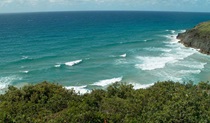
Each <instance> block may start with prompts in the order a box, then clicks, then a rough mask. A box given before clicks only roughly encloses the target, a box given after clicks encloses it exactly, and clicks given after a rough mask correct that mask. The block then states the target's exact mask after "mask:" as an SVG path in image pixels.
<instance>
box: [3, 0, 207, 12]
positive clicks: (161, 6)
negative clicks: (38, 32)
mask: <svg viewBox="0 0 210 123" xmlns="http://www.w3.org/2000/svg"><path fill="white" fill-rule="evenodd" d="M95 10H101V11H104V10H124V11H127V10H131V11H186V12H210V0H0V13H16V12H42V11H95Z"/></svg>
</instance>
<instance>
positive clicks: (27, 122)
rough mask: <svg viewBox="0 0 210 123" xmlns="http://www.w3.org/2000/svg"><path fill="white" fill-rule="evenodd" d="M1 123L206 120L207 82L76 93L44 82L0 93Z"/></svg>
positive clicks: (209, 93)
mask: <svg viewBox="0 0 210 123" xmlns="http://www.w3.org/2000/svg"><path fill="white" fill-rule="evenodd" d="M0 122H2V123H148V122H150V123H154V122H155V123H164V122H167V123H172V122H173V123H192V122H194V123H209V122H210V83H209V82H200V83H199V84H196V85H195V84H193V83H192V82H188V83H179V82H172V81H165V82H157V83H155V84H154V85H153V86H151V87H149V88H146V89H137V90H135V89H133V86H132V85H129V84H125V83H114V84H113V85H110V86H108V87H107V89H96V90H92V92H90V93H86V94H79V93H76V92H75V91H74V90H67V89H66V88H64V87H63V86H61V85H58V84H52V83H48V82H42V83H39V84H36V85H26V86H24V87H22V88H16V87H14V86H10V87H9V89H8V91H7V92H6V93H5V94H3V95H1V96H0Z"/></svg>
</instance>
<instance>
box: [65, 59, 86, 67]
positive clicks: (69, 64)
mask: <svg viewBox="0 0 210 123" xmlns="http://www.w3.org/2000/svg"><path fill="white" fill-rule="evenodd" d="M81 62H82V60H76V61H70V62H66V63H65V65H67V66H74V65H76V64H79V63H81Z"/></svg>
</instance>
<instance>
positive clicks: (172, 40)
mask: <svg viewBox="0 0 210 123" xmlns="http://www.w3.org/2000/svg"><path fill="white" fill-rule="evenodd" d="M164 36H165V37H166V38H168V39H169V40H170V42H168V41H167V42H166V43H171V44H174V43H178V42H179V39H177V38H176V36H177V34H173V35H164Z"/></svg>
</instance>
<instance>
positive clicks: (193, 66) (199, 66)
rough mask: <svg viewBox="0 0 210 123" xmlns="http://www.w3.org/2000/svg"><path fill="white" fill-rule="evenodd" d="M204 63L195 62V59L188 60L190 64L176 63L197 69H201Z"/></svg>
mask: <svg viewBox="0 0 210 123" xmlns="http://www.w3.org/2000/svg"><path fill="white" fill-rule="evenodd" d="M206 64H207V63H200V62H195V61H194V62H192V61H190V64H188V63H178V64H176V65H179V66H184V67H188V68H189V69H197V70H200V69H203V68H204V67H205V65H206Z"/></svg>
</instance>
